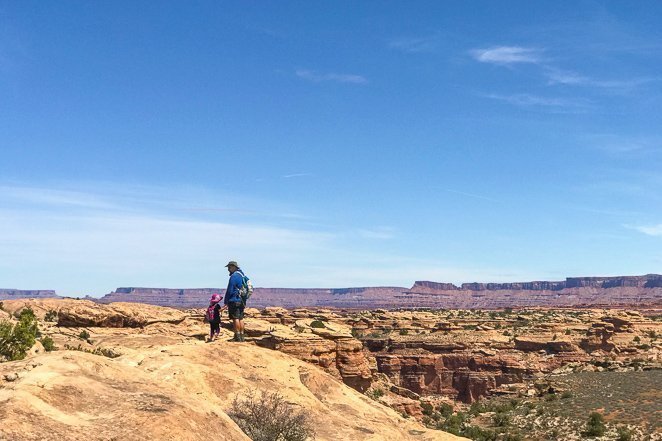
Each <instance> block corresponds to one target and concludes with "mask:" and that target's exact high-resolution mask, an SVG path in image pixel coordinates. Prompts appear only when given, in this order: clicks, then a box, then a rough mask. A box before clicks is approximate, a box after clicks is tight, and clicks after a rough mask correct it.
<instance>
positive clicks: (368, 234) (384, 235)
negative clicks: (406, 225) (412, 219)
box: [358, 227, 395, 240]
mask: <svg viewBox="0 0 662 441" xmlns="http://www.w3.org/2000/svg"><path fill="white" fill-rule="evenodd" d="M358 233H359V235H360V236H361V237H364V238H366V239H381V240H386V239H393V238H394V237H395V228H393V227H376V228H370V229H360V230H358Z"/></svg>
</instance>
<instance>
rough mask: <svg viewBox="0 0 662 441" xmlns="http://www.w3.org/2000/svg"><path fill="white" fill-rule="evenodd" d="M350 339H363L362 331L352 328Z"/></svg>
mask: <svg viewBox="0 0 662 441" xmlns="http://www.w3.org/2000/svg"><path fill="white" fill-rule="evenodd" d="M352 337H354V338H356V339H361V338H363V331H361V330H359V329H356V328H352Z"/></svg>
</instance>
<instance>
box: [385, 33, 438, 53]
mask: <svg viewBox="0 0 662 441" xmlns="http://www.w3.org/2000/svg"><path fill="white" fill-rule="evenodd" d="M438 43H439V37H437V36H431V37H400V38H394V39H393V40H391V41H389V43H388V46H389V47H390V48H391V49H395V50H399V51H402V52H409V53H419V52H432V51H433V50H435V49H436V47H437V45H438Z"/></svg>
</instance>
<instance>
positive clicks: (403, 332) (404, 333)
mask: <svg viewBox="0 0 662 441" xmlns="http://www.w3.org/2000/svg"><path fill="white" fill-rule="evenodd" d="M407 334H409V331H408V330H406V329H400V335H407Z"/></svg>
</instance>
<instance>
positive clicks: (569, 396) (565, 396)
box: [561, 390, 572, 400]
mask: <svg viewBox="0 0 662 441" xmlns="http://www.w3.org/2000/svg"><path fill="white" fill-rule="evenodd" d="M568 398H572V392H570V391H569V390H567V391H565V392H563V393H562V394H561V399H563V400H566V399H568Z"/></svg>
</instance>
